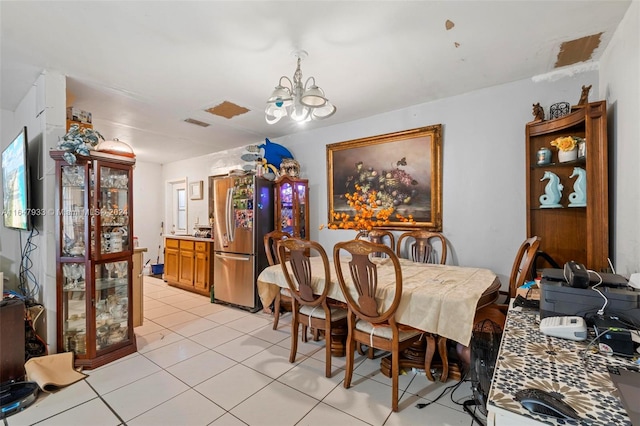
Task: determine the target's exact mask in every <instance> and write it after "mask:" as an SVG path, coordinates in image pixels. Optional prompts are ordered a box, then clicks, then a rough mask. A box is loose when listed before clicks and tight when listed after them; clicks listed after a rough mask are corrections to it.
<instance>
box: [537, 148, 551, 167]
mask: <svg viewBox="0 0 640 426" xmlns="http://www.w3.org/2000/svg"><path fill="white" fill-rule="evenodd" d="M537 156H538V165H539V166H544V165H546V164H550V163H551V150H550V149H549V148H545V147H542V148H540V149H539V150H538V154H537Z"/></svg>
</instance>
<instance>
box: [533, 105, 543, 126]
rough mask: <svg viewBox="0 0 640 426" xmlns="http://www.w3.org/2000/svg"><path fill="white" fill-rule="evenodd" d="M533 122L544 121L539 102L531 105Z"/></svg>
mask: <svg viewBox="0 0 640 426" xmlns="http://www.w3.org/2000/svg"><path fill="white" fill-rule="evenodd" d="M532 114H533V121H534V122H535V121H544V108H542V107H541V106H540V102H538V103H535V104H533V111H532Z"/></svg>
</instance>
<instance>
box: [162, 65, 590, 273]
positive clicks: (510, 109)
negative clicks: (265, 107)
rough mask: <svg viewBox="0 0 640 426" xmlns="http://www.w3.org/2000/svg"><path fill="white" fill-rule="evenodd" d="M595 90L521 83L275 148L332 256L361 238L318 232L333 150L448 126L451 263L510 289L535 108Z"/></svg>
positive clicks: (564, 80) (174, 169)
mask: <svg viewBox="0 0 640 426" xmlns="http://www.w3.org/2000/svg"><path fill="white" fill-rule="evenodd" d="M588 84H591V85H593V89H592V96H591V98H590V99H591V100H596V98H597V96H595V95H593V94H594V93H598V73H597V71H585V72H582V73H577V74H575V75H571V76H564V77H562V76H561V77H559V78H558V77H555V78H547V79H545V78H541V79H538V80H537V82H533V81H532V80H521V81H518V82H514V83H510V84H505V85H501V86H496V87H492V88H489V89H485V90H480V91H477V92H472V93H467V94H465V95H462V96H457V97H452V98H448V99H443V100H439V101H436V102H431V103H427V104H423V105H417V106H414V107H410V108H406V109H403V110H398V111H392V112H389V113H386V114H382V115H379V116H376V117H369V118H366V119H362V120H359V121H355V122H351V123H345V124H339V125H335V126H330V127H327V128H324V129H319V130H315V131H309V132H307V133H303V134H298V135H293V136H289V137H285V138H281V139H278V140H272V141H273V142H277V143H280V144H282V145H285V146H286V147H287V148H289V149H290V150H291V152H292V153H293V155H294V156H295V157H296V159H297V160H298V161H299V162H300V163H301V166H302V170H301V174H302V177H305V178H307V179H309V186H310V206H311V207H310V222H311V224H310V226H311V232H310V237H311V238H312V239H314V240H317V241H319V242H320V243H321V244H322V245H323V246H324V247H325V248H326V249H331V248H332V247H333V245H334V244H335V243H336V242H338V241H341V240H345V239H349V238H352V237H353V231H335V230H328V229H325V230H322V231H319V230H318V228H319V225H320V224H326V223H327V219H328V218H327V216H328V213H327V189H326V186H327V176H326V174H327V164H326V145H327V144H330V143H334V142H342V141H347V140H351V139H357V138H361V137H366V136H374V135H380V134H384V133H390V132H396V131H401V130H407V129H412V128H417V127H422V126H428V125H432V124H438V123H441V124H443V232H444V234H445V235H446V236H447V238H448V239H449V241H450V243H451V249H452V250H451V255H450V260H449V263H453V264H459V265H465V266H480V267H487V268H490V269H492V270H494V271H495V272H496V273H497V274H498V275H499V276H500V278H501V280H502V281H503V283H506V282H507V277H508V275H509V273H510V270H511V266H512V263H513V259H514V256H515V253H516V251H517V249H518V247H519V245H520V244H521V243H522V241H523V240H524V239H525V237H526V224H525V218H526V211H525V208H526V201H525V166H526V165H527V164H528V163H527V162H526V161H525V154H524V149H525V141H524V127H525V124H526V123H527V122H528V121H531V120H532V119H533V116H532V114H531V111H532V104H533V103H536V102H540V104H541V105H542V106H544V107H545V110H546V111H548V107H549V106H550V105H551V104H552V103H555V102H559V101H568V102H570V103H572V104H575V103H577V101H578V99H579V97H580V93H581V86H582V85H588ZM266 136H267V137H268V135H266ZM257 143H261V142H260V141H257ZM219 154H220V153H218V154H215V155H212V156H210V157H201V158H198V159H193V160H189V161H182V162H177V163H171V164H167V165H165V166H164V170H163V179H164V180H165V181H166V180H169V179H171V178H175V177H177V176H184V175H187V174H188V177H189V178H190V179H191V177H192V176H194V177H196V178H198V179H201V178H202V176H205V173H206V172H207V170H210V169H212V168H213V167H212V161H214V160H217V159H218V158H219ZM189 208H190V211H189V216H190V217H194V216H193V213H192V210H191V205H190V207H189Z"/></svg>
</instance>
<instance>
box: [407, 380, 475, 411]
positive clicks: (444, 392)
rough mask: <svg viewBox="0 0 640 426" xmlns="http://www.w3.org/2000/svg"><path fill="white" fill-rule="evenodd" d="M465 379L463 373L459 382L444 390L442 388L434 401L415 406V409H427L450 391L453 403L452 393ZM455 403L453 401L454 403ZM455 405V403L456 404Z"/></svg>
mask: <svg viewBox="0 0 640 426" xmlns="http://www.w3.org/2000/svg"><path fill="white" fill-rule="evenodd" d="M465 377H467V373H465V374H464V375H463V376H462V378H461V379H460V381H459V382H458V383H456V384H453V385H450V386H447V387H446V388H444V389H443V390H442V392H440V395H438V396H436V399H434V400H433V401H429V402H427V403H420V404H416V408H418V409H422V408H424V407H427V406H429V405H431V404H433V403H434V402H436V401H438V400H439V399H440V398H442V397H443V396H444V395H446V394H447V392H449V391H451V400H452V401H453V392H455V390H456V389H457V388H458V387H459V386H460V385H461V384H462V382H464V379H465ZM454 402H455V401H454ZM456 404H457V403H456Z"/></svg>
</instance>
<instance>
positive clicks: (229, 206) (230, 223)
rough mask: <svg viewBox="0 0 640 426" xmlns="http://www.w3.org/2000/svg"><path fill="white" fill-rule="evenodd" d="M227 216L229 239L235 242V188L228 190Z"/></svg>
mask: <svg viewBox="0 0 640 426" xmlns="http://www.w3.org/2000/svg"><path fill="white" fill-rule="evenodd" d="M226 216H227V217H226V219H227V220H226V226H227V239H228V240H229V241H233V239H234V238H235V227H234V226H233V222H234V218H233V187H231V188H229V189H227V205H226Z"/></svg>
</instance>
